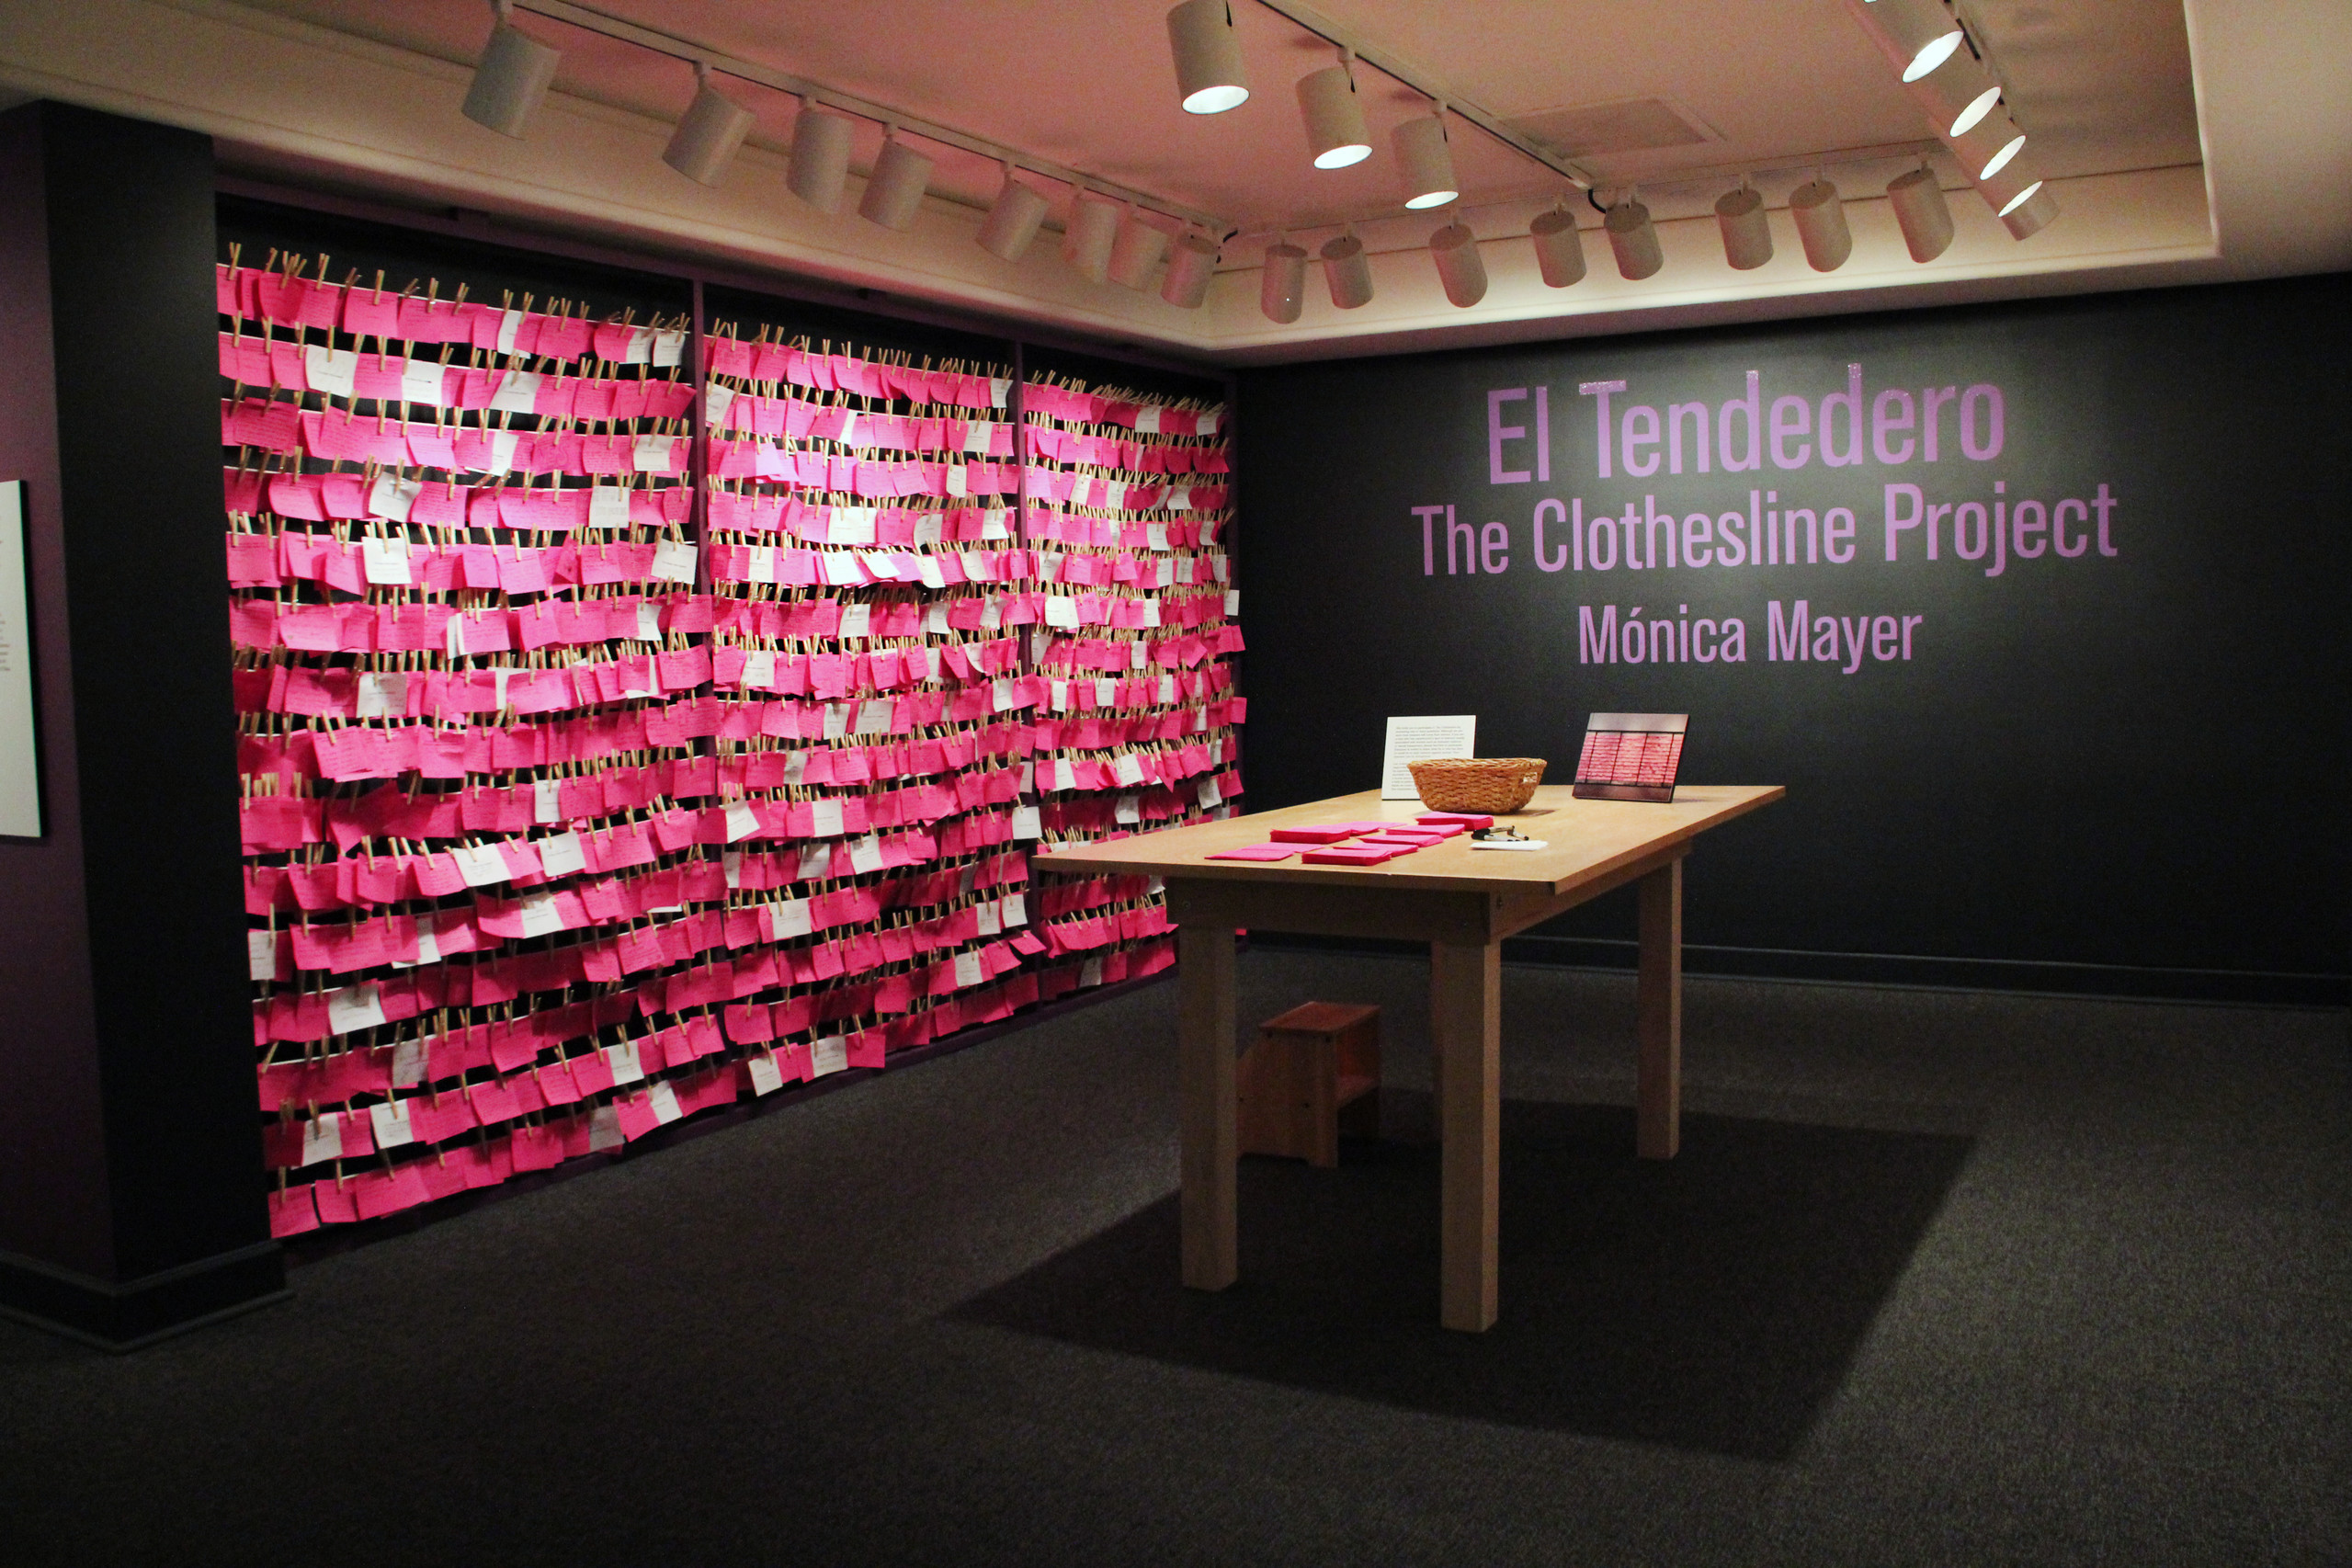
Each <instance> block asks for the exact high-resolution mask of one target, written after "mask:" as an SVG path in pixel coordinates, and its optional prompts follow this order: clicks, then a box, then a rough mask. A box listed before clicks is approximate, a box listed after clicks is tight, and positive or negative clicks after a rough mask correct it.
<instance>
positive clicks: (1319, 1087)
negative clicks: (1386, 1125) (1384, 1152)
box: [1237, 1002, 1381, 1166]
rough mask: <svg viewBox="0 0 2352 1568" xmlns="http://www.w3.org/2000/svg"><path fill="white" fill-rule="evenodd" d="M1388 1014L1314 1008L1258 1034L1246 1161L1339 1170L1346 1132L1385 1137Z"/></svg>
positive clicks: (1244, 1140)
mask: <svg viewBox="0 0 2352 1568" xmlns="http://www.w3.org/2000/svg"><path fill="white" fill-rule="evenodd" d="M1380 1086H1381V1010H1380V1009H1379V1008H1378V1007H1371V1006H1363V1005H1360V1004H1356V1003H1347V1002H1308V1003H1305V1004H1303V1005H1301V1006H1296V1007H1293V1008H1291V1009H1290V1011H1289V1012H1287V1013H1285V1014H1283V1015H1282V1016H1281V1017H1278V1018H1273V1019H1269V1020H1268V1021H1267V1022H1266V1023H1264V1024H1261V1025H1260V1026H1258V1031H1257V1043H1256V1044H1255V1045H1253V1046H1251V1047H1250V1048H1249V1049H1248V1050H1247V1051H1244V1052H1243V1053H1242V1061H1241V1069H1240V1074H1239V1083H1238V1085H1237V1089H1238V1094H1239V1098H1240V1120H1241V1147H1242V1153H1244V1154H1280V1155H1284V1156H1287V1157H1289V1158H1290V1159H1301V1160H1305V1161H1306V1162H1307V1163H1308V1164H1309V1165H1326V1166H1328V1165H1337V1164H1339V1132H1340V1124H1341V1123H1342V1122H1343V1121H1345V1122H1346V1130H1347V1131H1349V1132H1350V1133H1353V1134H1359V1135H1363V1136H1368V1137H1378V1136H1379V1135H1380V1130H1381V1102H1380V1096H1378V1095H1377V1094H1375V1093H1374V1092H1373V1091H1374V1090H1376V1089H1378V1088H1379V1087H1380Z"/></svg>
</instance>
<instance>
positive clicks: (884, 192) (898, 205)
mask: <svg viewBox="0 0 2352 1568" xmlns="http://www.w3.org/2000/svg"><path fill="white" fill-rule="evenodd" d="M934 166H935V165H933V164H932V162H931V160H930V159H928V158H926V157H925V156H924V155H923V154H922V153H918V152H916V151H915V149H914V148H912V147H910V146H908V145H907V144H906V143H905V142H902V141H900V140H899V139H898V137H897V136H896V135H895V134H892V135H890V136H885V137H884V138H882V154H881V157H879V158H876V159H875V160H874V172H873V173H872V174H870V175H868V176H866V193H865V194H864V195H863V196H861V197H859V198H858V216H859V217H860V218H863V219H865V220H866V221H867V222H869V223H880V224H881V226H882V227H883V228H885V229H895V230H897V231H899V232H900V233H904V232H905V231H906V230H907V229H908V228H910V227H912V226H913V224H914V222H915V213H916V212H918V211H919V210H922V207H923V187H925V186H926V184H928V183H929V182H930V178H931V170H932V168H933V167H934Z"/></svg>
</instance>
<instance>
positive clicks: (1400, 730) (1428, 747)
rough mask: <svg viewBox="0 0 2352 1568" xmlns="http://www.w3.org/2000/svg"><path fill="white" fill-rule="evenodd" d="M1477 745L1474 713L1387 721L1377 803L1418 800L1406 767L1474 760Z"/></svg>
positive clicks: (1476, 722)
mask: <svg viewBox="0 0 2352 1568" xmlns="http://www.w3.org/2000/svg"><path fill="white" fill-rule="evenodd" d="M1477 745H1478V715H1477V714H1475V713H1457V714H1449V715H1440V716H1431V717H1423V718H1392V719H1390V720H1389V729H1388V744H1387V746H1386V748H1385V750H1384V751H1383V752H1382V754H1381V800H1383V801H1417V800H1419V799H1420V798H1421V791H1420V790H1417V789H1415V787H1414V784H1413V769H1412V767H1410V766H1409V765H1410V764H1413V763H1415V762H1426V761H1428V760H1430V759H1431V758H1435V757H1471V756H1477V755H1478V750H1477Z"/></svg>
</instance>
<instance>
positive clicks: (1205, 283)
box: [1160, 230, 1217, 311]
mask: <svg viewBox="0 0 2352 1568" xmlns="http://www.w3.org/2000/svg"><path fill="white" fill-rule="evenodd" d="M1216 273H1217V242H1216V241H1214V240H1212V239H1210V237H1209V236H1208V235H1206V234H1204V233H1199V231H1197V230H1194V231H1187V233H1186V234H1185V235H1184V237H1183V238H1182V239H1179V240H1178V241H1176V248H1175V249H1173V250H1171V251H1170V252H1169V253H1168V274H1167V276H1166V277H1165V278H1161V279H1160V298H1161V299H1163V300H1165V301H1167V302H1168V303H1169V304H1171V305H1174V306H1176V308H1177V309H1178V310H1182V311H1197V310H1199V308H1200V306H1201V303H1202V301H1206V300H1207V299H1208V298H1209V279H1210V278H1213V277H1215V276H1216Z"/></svg>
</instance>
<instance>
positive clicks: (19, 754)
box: [0, 479, 41, 838]
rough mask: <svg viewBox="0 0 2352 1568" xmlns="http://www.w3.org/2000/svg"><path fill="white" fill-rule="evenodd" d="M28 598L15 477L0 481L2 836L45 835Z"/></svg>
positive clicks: (20, 486)
mask: <svg viewBox="0 0 2352 1568" xmlns="http://www.w3.org/2000/svg"><path fill="white" fill-rule="evenodd" d="M30 600H31V595H30V594H29V593H28V591H27V587H26V582H25V484H24V481H22V480H20V479H12V480H9V481H7V482H6V483H0V837H6V838H39V837H40V835H41V823H40V753H39V752H38V751H37V750H36V737H35V734H34V731H33V635H32V616H31V611H30Z"/></svg>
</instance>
